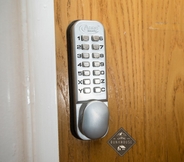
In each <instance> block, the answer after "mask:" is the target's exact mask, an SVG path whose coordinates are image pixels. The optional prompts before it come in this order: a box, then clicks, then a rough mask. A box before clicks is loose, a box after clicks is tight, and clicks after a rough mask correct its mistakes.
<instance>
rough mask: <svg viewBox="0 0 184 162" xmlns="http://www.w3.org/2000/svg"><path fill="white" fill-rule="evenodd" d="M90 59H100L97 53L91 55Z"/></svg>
mask: <svg viewBox="0 0 184 162" xmlns="http://www.w3.org/2000/svg"><path fill="white" fill-rule="evenodd" d="M92 57H93V58H99V57H100V54H99V53H92Z"/></svg>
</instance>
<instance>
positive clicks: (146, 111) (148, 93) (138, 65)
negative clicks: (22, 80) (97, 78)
mask: <svg viewBox="0 0 184 162" xmlns="http://www.w3.org/2000/svg"><path fill="white" fill-rule="evenodd" d="M183 10H184V1H181V0H175V1H169V0H163V1H160V0H142V1H140V0H134V1H128V0H116V1H114V0H108V1H105V0H86V1H82V0H80V1H75V0H70V1H69V0H68V1H67V0H55V25H56V51H57V53H56V56H57V60H56V61H57V87H58V90H57V91H58V112H59V121H58V122H59V141H60V143H59V148H60V161H65V162H72V161H73V162H76V161H80V162H88V161H89V162H96V161H99V162H100V161H102V162H103V161H106V162H113V161H117V162H118V161H140V162H143V161H144V162H147V161H149V162H155V161H156V162H159V161H160V162H165V161H169V162H173V161H177V162H182V161H184V119H183V117H184V19H183ZM77 19H93V20H97V21H100V22H101V23H102V24H103V25H104V27H105V30H106V52H107V77H108V94H109V96H108V101H109V111H110V119H109V133H108V134H107V136H106V137H105V138H103V139H100V140H96V141H81V140H78V139H76V138H74V137H73V136H72V134H71V133H70V110H69V87H68V85H69V82H68V68H67V67H68V64H67V41H66V29H67V27H68V25H69V23H71V22H72V21H73V20H77ZM121 127H123V128H124V129H125V130H126V131H127V132H128V133H129V134H130V135H131V136H132V137H133V138H134V139H135V140H136V144H135V145H134V146H133V147H132V148H131V149H130V150H129V151H128V152H127V153H126V154H125V155H124V156H122V157H121V156H119V155H118V154H117V153H116V152H115V151H114V150H113V149H112V148H111V147H110V146H109V145H108V144H107V141H108V140H109V139H110V138H111V137H112V136H113V135H114V134H115V133H116V131H117V130H118V129H119V128H121Z"/></svg>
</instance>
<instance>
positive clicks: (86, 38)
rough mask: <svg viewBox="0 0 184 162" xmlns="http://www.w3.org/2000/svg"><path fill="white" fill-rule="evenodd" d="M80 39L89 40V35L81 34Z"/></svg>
mask: <svg viewBox="0 0 184 162" xmlns="http://www.w3.org/2000/svg"><path fill="white" fill-rule="evenodd" d="M81 40H82V41H88V40H89V36H88V35H82V36H81Z"/></svg>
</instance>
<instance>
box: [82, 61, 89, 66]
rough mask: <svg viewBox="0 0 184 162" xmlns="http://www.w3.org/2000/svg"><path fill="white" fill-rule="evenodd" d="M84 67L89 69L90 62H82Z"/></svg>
mask: <svg viewBox="0 0 184 162" xmlns="http://www.w3.org/2000/svg"><path fill="white" fill-rule="evenodd" d="M82 66H83V67H89V66H90V63H89V62H88V61H83V62H82Z"/></svg>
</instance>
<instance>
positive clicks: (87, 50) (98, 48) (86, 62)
mask: <svg viewBox="0 0 184 162" xmlns="http://www.w3.org/2000/svg"><path fill="white" fill-rule="evenodd" d="M67 46H68V69H69V90H70V118H71V121H70V123H71V130H72V133H73V135H74V136H75V137H77V138H79V139H82V140H95V139H100V138H102V137H104V136H105V135H106V134H107V132H108V128H109V126H108V121H109V110H108V99H107V98H108V97H107V74H106V51H105V32H104V27H103V25H102V24H101V23H99V22H98V21H89V20H78V21H74V22H72V23H71V24H70V25H69V27H68V29H67Z"/></svg>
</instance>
